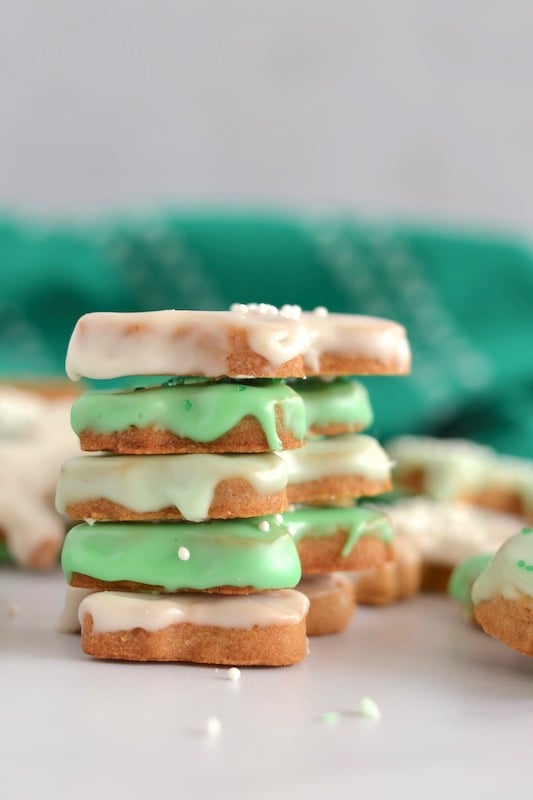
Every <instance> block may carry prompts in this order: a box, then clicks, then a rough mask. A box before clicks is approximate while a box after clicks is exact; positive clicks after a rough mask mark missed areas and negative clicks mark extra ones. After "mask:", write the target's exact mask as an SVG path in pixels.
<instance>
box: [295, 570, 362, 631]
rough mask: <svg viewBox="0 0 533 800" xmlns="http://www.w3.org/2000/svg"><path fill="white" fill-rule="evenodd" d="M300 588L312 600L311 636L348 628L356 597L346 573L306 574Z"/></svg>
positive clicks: (308, 628) (308, 617) (308, 626)
mask: <svg viewBox="0 0 533 800" xmlns="http://www.w3.org/2000/svg"><path fill="white" fill-rule="evenodd" d="M296 588H297V589H298V591H299V592H302V593H303V594H305V596H306V597H307V599H308V600H309V612H308V614H307V621H306V627H307V635H308V636H327V635H328V634H330V633H340V632H341V631H343V630H344V629H345V628H346V627H347V626H348V623H349V622H350V620H351V618H352V617H353V615H354V612H355V597H354V592H353V587H352V584H351V582H350V580H349V579H348V578H347V577H346V575H344V574H343V573H342V572H329V573H327V574H325V575H304V576H303V578H302V580H301V581H300V583H299V584H298V586H297V587H296Z"/></svg>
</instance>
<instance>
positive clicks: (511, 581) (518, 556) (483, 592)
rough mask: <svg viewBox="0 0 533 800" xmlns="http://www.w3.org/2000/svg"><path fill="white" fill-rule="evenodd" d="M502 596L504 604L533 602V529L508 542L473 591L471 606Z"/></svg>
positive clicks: (478, 580) (512, 537) (478, 579)
mask: <svg viewBox="0 0 533 800" xmlns="http://www.w3.org/2000/svg"><path fill="white" fill-rule="evenodd" d="M496 595H501V596H502V597H505V598H506V599H507V600H517V599H519V598H520V597H524V596H526V597H529V598H533V529H532V528H524V529H523V530H522V531H521V532H520V533H515V534H514V535H513V536H511V537H510V538H508V539H507V541H505V542H504V543H503V544H502V546H501V547H500V548H499V550H498V551H497V552H496V553H495V555H494V557H493V558H492V560H491V561H490V562H489V564H488V566H487V567H486V568H485V569H484V570H483V572H482V573H481V575H479V577H478V578H477V580H476V581H475V583H474V585H473V587H472V602H473V603H474V605H477V604H478V603H481V602H482V601H484V600H489V599H490V598H492V597H495V596H496Z"/></svg>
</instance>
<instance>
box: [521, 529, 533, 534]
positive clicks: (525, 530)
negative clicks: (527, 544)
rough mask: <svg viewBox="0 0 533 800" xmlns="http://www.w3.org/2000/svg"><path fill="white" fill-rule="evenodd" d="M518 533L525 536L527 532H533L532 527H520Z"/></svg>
mask: <svg viewBox="0 0 533 800" xmlns="http://www.w3.org/2000/svg"><path fill="white" fill-rule="evenodd" d="M520 533H521V534H523V535H524V536H527V535H528V534H530V533H533V528H522V530H521V531H520Z"/></svg>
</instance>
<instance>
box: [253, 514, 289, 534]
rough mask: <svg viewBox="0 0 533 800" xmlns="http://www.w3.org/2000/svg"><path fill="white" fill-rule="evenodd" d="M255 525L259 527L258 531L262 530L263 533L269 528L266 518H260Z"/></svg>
mask: <svg viewBox="0 0 533 800" xmlns="http://www.w3.org/2000/svg"><path fill="white" fill-rule="evenodd" d="M282 521H283V517H282ZM257 527H258V528H259V530H260V531H263V533H267V532H268V531H269V530H270V522H269V521H268V520H267V519H262V520H261V522H260V523H259V525H258V526H257Z"/></svg>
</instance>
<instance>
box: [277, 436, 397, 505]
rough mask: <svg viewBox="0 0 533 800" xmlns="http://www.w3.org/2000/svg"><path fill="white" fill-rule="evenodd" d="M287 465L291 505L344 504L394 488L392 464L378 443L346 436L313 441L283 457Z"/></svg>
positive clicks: (289, 451)
mask: <svg viewBox="0 0 533 800" xmlns="http://www.w3.org/2000/svg"><path fill="white" fill-rule="evenodd" d="M280 456H281V457H282V458H283V460H284V461H285V463H286V464H287V468H288V472H289V484H288V487H287V495H288V498H289V502H290V503H311V504H326V503H335V504H338V503H341V502H343V501H347V500H351V499H353V498H356V497H362V496H365V495H366V496H371V495H375V494H381V493H383V492H387V491H389V490H390V489H391V488H392V483H391V462H390V460H389V458H388V456H387V454H386V453H385V451H384V450H383V448H382V447H381V446H380V445H379V444H378V443H377V441H376V440H375V439H373V438H372V437H370V436H366V435H365V434H345V435H343V436H332V437H326V438H323V439H311V440H309V441H308V442H306V444H305V445H304V446H303V447H302V448H300V449H299V450H287V451H284V452H282V453H280Z"/></svg>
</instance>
